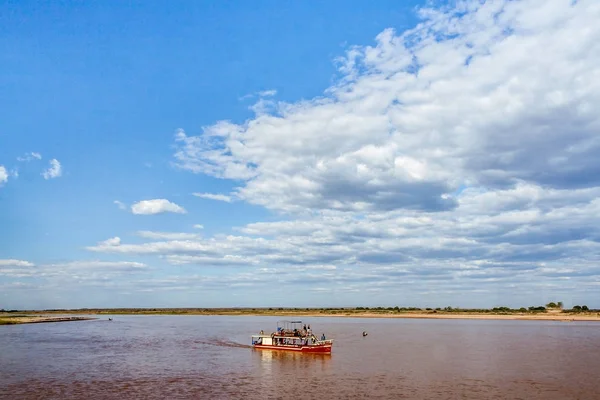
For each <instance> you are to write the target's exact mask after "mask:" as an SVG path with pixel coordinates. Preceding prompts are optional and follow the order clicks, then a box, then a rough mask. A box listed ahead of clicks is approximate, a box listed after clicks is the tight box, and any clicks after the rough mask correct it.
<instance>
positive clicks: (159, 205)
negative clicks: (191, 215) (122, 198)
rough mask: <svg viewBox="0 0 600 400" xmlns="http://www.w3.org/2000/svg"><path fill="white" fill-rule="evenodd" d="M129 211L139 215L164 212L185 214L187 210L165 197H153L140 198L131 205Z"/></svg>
mask: <svg viewBox="0 0 600 400" xmlns="http://www.w3.org/2000/svg"><path fill="white" fill-rule="evenodd" d="M131 212H132V213H133V214H140V215H154V214H161V213H165V212H171V213H176V214H185V213H186V212H187V211H186V210H185V209H184V208H183V207H181V206H179V205H177V204H175V203H172V202H170V201H169V200H167V199H153V200H142V201H139V202H137V203H135V204H133V205H132V206H131Z"/></svg>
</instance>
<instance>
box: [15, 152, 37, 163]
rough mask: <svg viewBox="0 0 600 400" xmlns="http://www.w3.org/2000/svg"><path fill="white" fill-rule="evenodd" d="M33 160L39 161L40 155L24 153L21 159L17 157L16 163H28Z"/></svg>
mask: <svg viewBox="0 0 600 400" xmlns="http://www.w3.org/2000/svg"><path fill="white" fill-rule="evenodd" d="M33 159H36V160H41V159H42V155H41V154H40V153H36V152H31V153H25V155H24V156H23V157H17V161H21V162H28V161H31V160H33Z"/></svg>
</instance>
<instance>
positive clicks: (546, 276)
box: [61, 0, 600, 306]
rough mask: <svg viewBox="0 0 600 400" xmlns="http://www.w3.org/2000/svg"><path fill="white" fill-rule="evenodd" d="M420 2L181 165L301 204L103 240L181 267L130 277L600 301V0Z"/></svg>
mask: <svg viewBox="0 0 600 400" xmlns="http://www.w3.org/2000/svg"><path fill="white" fill-rule="evenodd" d="M420 15H421V16H422V18H423V20H422V22H421V24H420V25H418V26H417V27H415V28H414V29H412V30H409V31H407V32H403V33H399V34H397V33H396V32H394V31H392V30H385V31H383V32H382V33H381V34H380V35H378V36H377V39H376V42H375V44H374V45H373V46H357V47H352V48H350V49H349V50H348V52H347V54H346V56H345V57H344V58H343V59H341V60H340V74H341V77H340V79H339V81H338V82H337V83H336V84H335V85H333V86H332V87H330V88H327V90H326V91H325V95H324V96H323V97H319V98H315V99H310V100H307V101H299V102H296V103H284V102H275V101H273V100H272V99H260V100H259V101H258V103H257V104H256V105H255V106H254V108H253V109H254V111H255V112H256V115H255V116H254V117H253V118H251V119H249V120H248V121H245V122H243V123H232V122H225V121H220V122H217V123H215V124H213V125H211V126H208V127H207V128H205V129H204V130H203V131H202V132H201V133H200V134H197V135H194V134H186V133H185V132H183V131H179V132H178V133H177V134H176V137H175V141H176V145H177V150H176V153H175V160H176V162H177V164H178V165H179V167H181V168H183V169H185V170H189V171H192V172H194V173H201V174H207V175H210V176H214V177H218V178H222V179H229V180H232V181H235V183H236V185H238V188H237V189H235V191H234V192H233V193H231V194H230V195H229V196H227V195H218V194H217V195H214V194H210V193H208V194H207V193H199V195H201V196H200V197H204V198H213V199H215V196H224V197H222V198H216V199H217V200H223V201H227V200H225V198H228V199H229V200H230V201H232V200H233V199H235V200H238V199H241V200H244V201H247V202H249V203H253V204H258V205H263V206H264V207H266V208H268V209H270V210H274V211H276V212H277V214H276V215H277V216H278V217H279V218H281V220H278V221H277V220H276V221H269V222H255V223H251V224H247V225H244V226H240V227H238V228H236V230H235V234H232V235H224V234H217V235H214V236H211V237H202V236H200V235H197V236H196V235H194V234H190V233H186V232H154V231H142V233H139V232H138V236H141V237H142V238H144V239H148V240H140V239H139V237H136V238H132V239H131V240H129V238H124V239H123V240H121V238H120V237H113V238H110V239H108V240H105V241H101V242H99V243H97V244H96V245H93V246H89V247H88V248H87V249H88V250H89V251H93V252H95V253H109V254H128V255H132V256H133V255H139V256H144V257H148V258H151V257H155V258H156V259H157V261H158V262H162V263H168V264H172V265H176V266H177V268H171V270H172V271H175V272H173V275H170V276H161V277H160V278H157V279H141V280H137V281H133V280H127V282H124V281H121V282H115V281H114V280H110V284H119V285H129V286H127V289H133V290H136V289H137V290H140V291H147V292H152V291H169V290H172V291H174V292H173V293H177V292H180V291H182V290H185V291H187V292H191V291H199V290H214V291H215V292H217V293H219V294H220V293H222V290H223V289H224V288H227V289H232V288H246V290H248V292H244V293H246V294H247V293H261V292H264V290H266V289H268V290H269V293H270V298H271V299H272V301H276V300H274V299H277V297H276V296H277V295H280V296H281V297H279V298H278V299H280V300H281V299H284V300H282V303H284V302H285V301H291V302H294V303H298V302H301V301H302V299H303V298H304V299H306V298H311V299H318V300H314V301H318V302H325V303H321V304H331V302H333V301H339V302H343V303H344V304H357V303H363V302H364V303H371V304H372V302H375V303H379V302H398V304H405V305H411V303H412V305H423V304H424V303H427V302H431V303H430V305H435V306H443V305H448V304H451V305H453V306H454V305H459V306H465V305H466V306H468V305H473V306H493V305H510V306H516V305H518V306H522V305H534V304H535V305H538V304H541V303H543V302H545V301H550V300H553V301H554V300H557V299H560V300H568V299H573V298H575V297H577V296H579V298H584V299H588V301H589V300H590V299H591V300H594V301H596V299H597V291H598V287H600V268H599V267H598V265H599V262H600V200H598V199H600V180H599V179H598V177H599V176H600V174H598V173H597V172H598V171H600V159H599V158H598V157H597V154H598V151H599V150H600V140H598V139H597V136H598V135H597V132H598V131H599V128H600V115H598V114H597V113H596V112H595V111H594V110H596V109H598V108H599V107H600V87H599V85H600V25H599V24H597V23H596V21H597V20H599V19H600V4H599V3H597V2H594V1H585V0H580V1H578V2H571V1H553V2H548V1H541V0H535V1H534V0H531V1H520V2H513V1H497V2H478V1H476V2H459V3H458V5H457V6H456V7H454V8H453V7H444V8H442V9H437V10H435V9H423V10H420ZM548 49H552V51H548ZM153 201H157V200H150V201H149V202H153ZM158 201H162V202H167V203H168V204H172V203H170V202H168V201H167V200H158ZM138 204H140V203H138ZM163 205H164V203H163ZM134 206H135V205H134ZM176 207H179V206H176ZM141 208H142V209H143V210H146V211H147V212H146V213H155V212H161V211H156V210H162V206H156V207H151V206H150V205H143V207H141ZM132 211H133V208H132ZM195 227H196V226H195ZM227 267H234V268H227ZM194 269H196V271H201V272H202V273H201V274H200V273H199V274H198V275H194V274H193V273H191V274H190V271H194ZM69 271H71V270H69ZM61 276H62V275H61ZM98 279H100V277H99V278H98ZM251 290H255V292H251ZM308 292H311V295H310V296H303V294H304V293H308ZM293 293H299V295H298V297H295V298H293V299H292V297H293V296H290V294H293ZM365 293H368V295H364V294H365ZM361 295H362V297H361ZM315 296H322V297H315ZM252 298H260V296H255V297H252V296H249V297H247V298H246V299H245V300H252ZM541 298H544V300H541ZM285 299H288V300H285ZM289 299H291V300H289ZM332 299H336V300H332ZM218 301H221V302H222V301H223V300H222V296H219V298H218ZM328 301H329V302H330V303H327V302H328ZM446 301H448V303H447V304H444V303H445V302H446ZM498 301H501V302H506V303H509V304H497V302H498ZM523 302H524V303H523ZM221 304H223V303H221ZM380 304H381V303H380ZM315 305H318V304H315ZM357 305H360V304H357Z"/></svg>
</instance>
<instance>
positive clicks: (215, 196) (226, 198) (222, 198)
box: [192, 193, 232, 203]
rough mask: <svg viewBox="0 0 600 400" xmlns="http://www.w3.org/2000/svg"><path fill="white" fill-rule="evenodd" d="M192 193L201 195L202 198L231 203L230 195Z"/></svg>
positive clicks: (197, 195)
mask: <svg viewBox="0 0 600 400" xmlns="http://www.w3.org/2000/svg"><path fill="white" fill-rule="evenodd" d="M192 194H193V195H194V196H196V197H201V198H203V199H209V200H217V201H224V202H226V203H231V201H232V199H231V196H227V195H224V194H213V193H192Z"/></svg>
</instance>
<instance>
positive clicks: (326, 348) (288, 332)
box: [252, 321, 333, 354]
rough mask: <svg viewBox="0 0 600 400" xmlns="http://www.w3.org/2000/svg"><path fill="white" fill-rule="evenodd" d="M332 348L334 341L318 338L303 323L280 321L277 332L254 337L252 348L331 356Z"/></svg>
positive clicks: (323, 336) (261, 332) (262, 332)
mask: <svg viewBox="0 0 600 400" xmlns="http://www.w3.org/2000/svg"><path fill="white" fill-rule="evenodd" d="M332 346H333V340H332V339H326V338H325V334H323V335H322V336H321V337H320V338H317V337H316V336H315V335H314V334H313V333H312V330H311V329H310V325H308V327H307V325H306V324H303V323H302V321H278V322H277V331H275V332H273V333H264V331H260V333H259V334H258V335H252V347H254V348H255V349H260V350H283V351H294V352H299V353H322V354H331V348H332Z"/></svg>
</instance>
